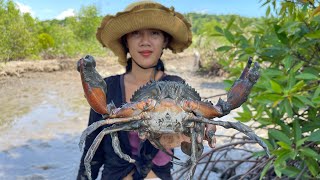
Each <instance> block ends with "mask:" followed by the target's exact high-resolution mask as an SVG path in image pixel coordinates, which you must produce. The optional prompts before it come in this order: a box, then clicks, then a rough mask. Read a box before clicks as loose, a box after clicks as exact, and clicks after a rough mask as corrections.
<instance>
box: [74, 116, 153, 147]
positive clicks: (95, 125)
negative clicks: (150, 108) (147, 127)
mask: <svg viewBox="0 0 320 180" xmlns="http://www.w3.org/2000/svg"><path fill="white" fill-rule="evenodd" d="M148 119H150V117H149V116H147V115H146V113H141V114H139V115H137V116H134V117H127V118H114V119H105V120H100V121H97V122H94V123H92V124H91V125H90V126H88V127H87V129H85V130H84V131H83V132H82V134H81V137H80V142H79V148H80V149H82V147H83V143H84V141H85V139H86V137H87V136H88V135H89V134H91V133H92V132H93V131H95V130H96V129H98V128H99V127H101V126H103V125H108V124H114V123H124V122H131V121H137V120H148Z"/></svg>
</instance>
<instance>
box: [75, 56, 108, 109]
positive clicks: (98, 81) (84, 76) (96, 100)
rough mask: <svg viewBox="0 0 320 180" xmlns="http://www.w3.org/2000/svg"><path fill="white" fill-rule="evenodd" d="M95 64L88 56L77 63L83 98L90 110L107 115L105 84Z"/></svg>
mask: <svg viewBox="0 0 320 180" xmlns="http://www.w3.org/2000/svg"><path fill="white" fill-rule="evenodd" d="M95 66H96V62H95V60H94V58H93V57H92V56H90V55H87V56H85V57H84V58H81V59H80V60H79V61H78V63H77V70H78V71H79V72H80V76H81V81H82V87H83V90H84V94H85V97H86V99H87V101H88V103H89V104H90V106H91V108H92V109H93V110H94V111H96V112H97V113H99V114H102V115H107V114H109V112H108V107H107V97H106V93H107V84H106V83H105V81H104V80H103V78H102V77H101V76H100V74H99V73H98V72H97V71H96V69H95Z"/></svg>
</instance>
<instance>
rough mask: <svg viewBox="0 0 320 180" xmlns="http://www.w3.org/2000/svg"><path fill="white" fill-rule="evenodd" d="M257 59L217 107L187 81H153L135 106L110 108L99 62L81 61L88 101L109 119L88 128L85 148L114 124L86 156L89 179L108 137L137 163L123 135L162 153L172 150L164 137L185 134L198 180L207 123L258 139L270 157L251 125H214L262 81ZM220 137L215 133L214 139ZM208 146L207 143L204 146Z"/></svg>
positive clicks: (134, 98) (89, 58) (118, 150)
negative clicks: (162, 140) (141, 138)
mask: <svg viewBox="0 0 320 180" xmlns="http://www.w3.org/2000/svg"><path fill="white" fill-rule="evenodd" d="M251 64H252V60H251V59H249V60H248V63H247V66H246V67H245V69H244V70H243V72H242V74H241V76H240V78H239V79H238V80H236V81H235V83H234V84H233V86H232V88H231V90H230V91H229V92H228V94H227V101H223V100H222V99H219V101H218V103H217V104H216V105H213V104H212V103H210V102H209V101H201V97H200V95H199V94H198V93H197V92H196V90H195V89H193V88H192V87H190V86H189V85H187V84H186V83H181V82H172V81H153V82H150V83H148V84H147V85H145V86H143V87H141V88H140V89H139V90H137V91H136V92H135V93H134V94H133V96H132V99H131V103H127V104H124V105H123V106H122V107H119V108H117V107H115V106H114V105H113V104H112V103H110V104H107V103H106V99H107V97H106V92H107V88H106V87H107V85H106V83H105V81H104V80H103V78H102V77H101V76H100V75H99V73H98V72H97V71H96V69H95V66H96V63H95V60H94V58H93V57H92V56H90V55H87V56H86V57H84V58H82V59H80V60H79V61H78V64H77V66H78V67H77V69H78V71H79V72H80V75H81V80H82V85H83V89H84V93H85V97H86V99H87V101H88V103H89V104H90V106H91V107H92V109H93V110H95V111H96V112H97V113H99V114H101V115H102V117H103V119H102V120H100V121H97V122H95V123H93V124H91V125H90V126H88V127H87V129H86V130H84V132H83V133H82V136H81V139H80V143H79V146H80V148H81V147H82V145H83V143H84V141H85V138H86V136H87V135H89V134H90V133H92V132H93V131H94V130H96V129H97V128H98V127H101V126H103V125H107V124H109V125H111V124H112V125H111V126H109V127H106V128H104V129H103V130H102V131H101V132H100V133H99V134H98V135H97V137H96V138H95V140H94V142H93V143H92V145H91V147H90V148H89V150H88V152H87V154H86V156H85V160H84V161H85V162H84V164H85V167H86V172H87V175H88V177H89V178H90V177H91V168H90V162H91V160H92V158H93V155H94V153H95V151H96V149H97V148H98V146H99V144H100V142H101V140H102V139H103V137H104V136H105V135H107V134H110V135H111V138H112V146H113V149H114V150H115V152H116V154H117V155H119V157H121V158H123V159H125V160H127V161H129V162H131V163H134V162H135V160H134V159H131V157H130V156H129V155H127V154H124V153H123V152H122V151H121V148H120V143H119V139H118V136H117V133H116V132H117V131H137V132H138V133H139V135H144V136H145V135H147V138H148V139H149V140H150V141H151V142H153V144H155V146H157V148H158V149H160V150H163V151H164V152H166V150H165V149H164V148H163V146H162V145H161V143H160V142H159V137H160V136H161V135H162V134H175V133H183V134H184V135H187V136H189V137H190V138H191V144H190V145H189V146H184V145H183V144H182V151H183V152H185V153H186V154H188V155H189V156H190V170H189V172H188V175H187V176H188V177H187V179H191V178H192V177H193V174H194V171H195V168H196V163H197V160H198V158H199V157H200V156H201V154H202V151H203V145H202V143H199V142H198V141H197V138H200V139H203V135H204V124H214V125H219V126H223V127H224V128H233V129H236V130H238V131H240V132H242V133H244V134H246V135H247V136H248V137H250V138H251V139H252V140H255V141H256V142H257V143H258V144H259V145H261V146H262V147H263V148H264V150H265V151H266V152H267V154H269V153H268V148H267V146H266V144H265V143H264V142H263V141H262V140H261V139H260V138H259V137H258V136H257V135H256V134H255V133H254V132H253V131H252V130H251V129H250V128H249V127H247V126H246V125H244V124H242V123H240V122H225V121H218V120H213V118H215V117H222V116H224V115H226V114H229V112H230V111H231V110H233V109H235V108H238V107H239V106H241V104H243V103H244V102H245V101H246V100H247V97H248V95H249V93H250V90H251V88H252V86H253V85H254V84H255V83H256V81H257V79H258V78H259V72H258V70H259V64H258V63H255V64H254V66H253V68H252V69H250V66H251ZM213 135H214V134H212V133H211V134H209V136H210V137H212V136H213ZM201 142H202V141H201Z"/></svg>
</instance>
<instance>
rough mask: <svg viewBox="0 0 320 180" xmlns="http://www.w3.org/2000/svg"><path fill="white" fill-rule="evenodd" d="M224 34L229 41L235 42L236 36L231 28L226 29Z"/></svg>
mask: <svg viewBox="0 0 320 180" xmlns="http://www.w3.org/2000/svg"><path fill="white" fill-rule="evenodd" d="M224 35H225V37H226V38H227V40H228V41H229V42H231V43H234V36H233V35H232V33H231V32H230V31H229V30H227V29H225V30H224Z"/></svg>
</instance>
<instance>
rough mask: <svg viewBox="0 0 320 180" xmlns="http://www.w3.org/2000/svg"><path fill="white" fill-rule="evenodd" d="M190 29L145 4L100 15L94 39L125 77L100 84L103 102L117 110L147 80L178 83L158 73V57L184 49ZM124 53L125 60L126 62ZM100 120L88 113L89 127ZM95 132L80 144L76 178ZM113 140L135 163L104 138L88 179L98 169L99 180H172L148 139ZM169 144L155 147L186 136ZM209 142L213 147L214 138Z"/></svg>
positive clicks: (166, 161)
mask: <svg viewBox="0 0 320 180" xmlns="http://www.w3.org/2000/svg"><path fill="white" fill-rule="evenodd" d="M190 27H191V26H190V24H189V23H188V22H187V21H186V20H185V18H184V17H183V15H181V14H180V13H178V12H175V11H174V9H173V8H171V9H169V8H166V7H164V6H162V5H161V4H158V3H155V2H150V1H143V2H138V3H133V4H131V5H130V6H128V7H127V8H126V10H125V11H123V12H120V13H118V14H116V15H115V16H106V17H105V18H104V19H103V21H102V23H101V27H100V28H98V31H97V39H98V40H99V42H100V43H101V44H102V45H103V46H105V47H107V48H109V49H111V50H112V51H113V52H114V54H115V55H116V56H118V58H119V59H118V60H119V63H120V64H121V65H123V66H126V73H124V74H122V75H116V76H111V77H108V78H106V79H105V81H106V83H107V86H108V92H107V97H112V98H108V99H107V100H108V102H107V103H111V102H113V103H114V104H115V106H116V107H119V106H121V105H122V104H124V103H127V102H130V98H131V96H132V94H133V93H134V92H135V91H136V90H137V89H138V88H139V87H141V86H143V85H145V84H146V83H148V82H150V81H151V80H155V81H158V80H168V81H183V79H181V78H180V77H178V76H171V75H167V74H166V73H165V72H164V65H163V62H162V61H161V60H160V57H161V55H162V52H163V49H165V48H169V49H170V50H172V51H173V52H174V53H176V52H181V51H183V50H184V49H186V48H187V47H188V46H189V45H190V44H191V40H192V36H191V30H190ZM128 54H129V55H130V58H127V55H128ZM101 118H102V117H101V115H100V114H98V113H96V112H94V111H93V110H92V109H91V111H90V117H89V125H90V124H92V123H93V122H96V121H98V120H100V119H101ZM208 130H210V131H215V126H208V127H207V131H208ZM100 131H101V128H100V129H98V130H96V131H95V132H94V133H92V134H91V135H89V136H88V137H87V139H86V144H85V148H84V152H83V155H82V158H81V163H80V168H79V173H78V179H87V177H86V175H85V168H84V164H83V160H84V157H85V154H86V152H87V150H88V148H89V147H90V145H91V144H92V142H93V140H94V138H95V137H96V136H97V134H98V133H99V132H100ZM118 136H119V139H120V146H121V149H122V151H123V153H125V154H128V155H130V156H131V157H132V158H134V159H135V160H136V163H135V164H132V163H129V162H127V161H125V160H123V159H121V158H120V157H118V155H116V154H115V152H114V150H113V148H112V145H111V138H110V135H108V136H105V137H104V139H103V142H102V143H101V145H100V146H99V148H98V150H97V151H96V153H95V155H94V157H93V160H92V163H91V169H92V179H96V178H97V176H98V173H99V169H100V167H101V166H102V165H104V168H103V171H102V176H101V177H102V179H144V178H145V179H148V178H160V179H172V177H171V173H170V169H171V167H172V163H171V162H170V161H171V157H170V156H168V155H167V154H165V153H164V152H162V151H159V150H158V149H156V148H154V147H153V146H152V144H151V143H150V142H149V141H148V140H146V141H144V142H143V143H142V142H140V139H139V137H138V135H137V133H135V132H118ZM175 139H176V141H175V142H174V143H169V142H168V141H166V139H165V137H164V138H162V139H161V142H164V144H166V145H165V148H166V149H168V150H169V151H171V148H173V147H175V146H177V145H178V144H180V142H181V141H188V138H187V137H182V136H180V135H177V136H176V137H175ZM165 142H168V143H165ZM209 142H211V143H210V146H212V147H213V146H214V142H215V140H214V138H213V139H210V141H209Z"/></svg>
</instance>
